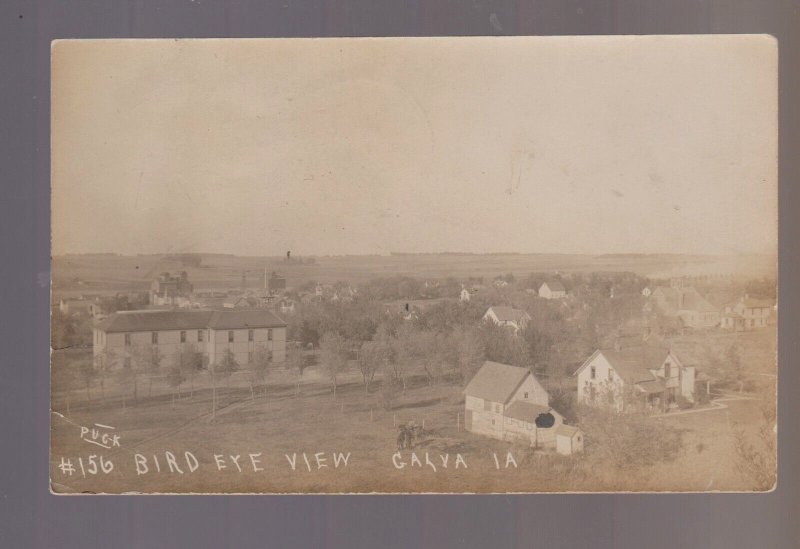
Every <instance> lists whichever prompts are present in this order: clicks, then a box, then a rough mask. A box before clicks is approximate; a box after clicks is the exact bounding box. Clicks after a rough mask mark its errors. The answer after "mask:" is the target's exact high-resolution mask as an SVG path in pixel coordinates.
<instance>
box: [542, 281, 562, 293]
mask: <svg viewBox="0 0 800 549" xmlns="http://www.w3.org/2000/svg"><path fill="white" fill-rule="evenodd" d="M545 284H547V287H548V288H550V291H551V292H566V291H567V289H566V288H565V287H564V285H563V284H562V283H561V282H560V281H558V280H545V281H544V282H542V286H544V285H545ZM539 287H540V288H541V286H539Z"/></svg>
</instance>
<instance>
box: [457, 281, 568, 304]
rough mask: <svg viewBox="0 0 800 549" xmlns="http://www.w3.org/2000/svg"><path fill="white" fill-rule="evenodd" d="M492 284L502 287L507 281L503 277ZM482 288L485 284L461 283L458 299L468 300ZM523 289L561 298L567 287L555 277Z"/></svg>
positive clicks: (548, 296) (551, 297)
mask: <svg viewBox="0 0 800 549" xmlns="http://www.w3.org/2000/svg"><path fill="white" fill-rule="evenodd" d="M494 286H495V287H497V288H504V287H506V286H508V282H506V281H505V280H503V279H497V280H495V281H494ZM483 289H485V286H483V285H480V284H473V285H471V286H469V287H468V286H466V285H462V286H461V292H459V300H460V301H469V300H470V299H471V298H472V297H473V296H474V295H476V294H478V293H480V292H481V290H483ZM525 291H526V292H527V293H529V294H532V295H538V296H539V297H541V298H544V299H562V298H565V297H567V289H566V288H565V287H564V284H562V283H561V281H560V280H557V279H552V280H545V281H544V282H542V284H541V285H540V286H539V289H538V290H537V289H535V288H528V289H527V290H525Z"/></svg>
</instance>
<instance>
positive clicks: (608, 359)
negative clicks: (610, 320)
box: [464, 334, 710, 454]
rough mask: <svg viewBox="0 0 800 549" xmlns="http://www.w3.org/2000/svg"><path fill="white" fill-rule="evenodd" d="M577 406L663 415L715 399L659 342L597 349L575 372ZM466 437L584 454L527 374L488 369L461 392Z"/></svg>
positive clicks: (578, 437)
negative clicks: (706, 397) (701, 395)
mask: <svg viewBox="0 0 800 549" xmlns="http://www.w3.org/2000/svg"><path fill="white" fill-rule="evenodd" d="M574 377H575V378H576V386H577V387H576V388H577V400H578V402H579V403H582V404H585V405H589V406H598V407H605V408H608V409H611V410H615V411H617V412H623V411H626V410H628V409H632V408H633V409H640V410H646V411H650V412H665V411H668V410H670V409H672V408H676V407H678V406H679V405H680V403H681V401H685V402H689V403H691V402H694V401H695V398H696V395H697V394H698V392H699V391H702V392H705V393H706V394H708V393H709V392H710V381H709V378H708V377H707V376H706V375H704V374H703V373H701V372H698V371H697V370H696V367H695V366H693V365H691V364H688V363H686V362H684V361H683V360H682V359H681V358H680V357H678V356H677V354H676V353H675V352H674V351H673V350H672V349H670V348H669V346H667V345H665V344H664V342H663V341H662V340H660V339H659V338H657V337H654V336H648V335H646V334H645V335H642V336H641V337H640V338H638V339H637V338H633V339H629V340H627V341H626V340H625V338H620V339H618V340H617V341H616V343H615V344H614V346H612V347H610V348H602V349H597V350H596V351H595V352H594V353H592V355H591V356H589V357H588V358H587V359H586V360H585V361H584V362H583V364H581V366H580V367H579V368H578V369H577V370H576V371H575V373H574ZM464 394H465V403H464V406H465V416H464V425H465V427H466V429H467V430H468V431H471V432H473V433H476V434H480V435H485V436H490V437H493V438H497V439H500V440H509V441H524V442H526V443H529V444H530V445H531V446H533V447H536V448H543V449H554V450H556V451H557V452H559V453H561V454H572V453H575V452H580V451H582V450H583V432H582V431H581V430H580V429H579V428H578V427H575V426H570V425H566V423H565V420H564V417H563V416H562V415H561V414H560V413H559V412H558V411H557V410H554V409H553V407H552V406H551V405H550V397H549V395H548V394H547V391H546V390H545V388H544V387H543V386H542V384H541V383H540V382H539V381H538V380H537V379H536V377H535V376H534V375H533V373H532V372H531V371H530V369H528V368H520V367H516V366H511V365H508V364H500V363H497V362H491V361H486V362H485V363H484V364H483V366H482V367H481V368H480V369H479V370H478V372H477V373H476V374H475V377H473V379H472V380H471V381H470V383H469V384H468V385H467V387H466V388H465V389H464Z"/></svg>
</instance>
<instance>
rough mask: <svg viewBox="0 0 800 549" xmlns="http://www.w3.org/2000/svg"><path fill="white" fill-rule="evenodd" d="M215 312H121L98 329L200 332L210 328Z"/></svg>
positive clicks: (104, 321)
mask: <svg viewBox="0 0 800 549" xmlns="http://www.w3.org/2000/svg"><path fill="white" fill-rule="evenodd" d="M212 314H213V311H181V310H172V309H169V310H164V309H160V310H159V309H151V310H142V311H119V312H117V313H114V314H113V315H111V316H109V317H108V318H106V319H105V320H102V321H101V322H98V323H97V324H96V327H97V328H98V329H100V330H103V331H104V332H108V333H112V332H158V331H162V330H198V329H201V328H206V327H208V321H209V320H210V319H211V315H212Z"/></svg>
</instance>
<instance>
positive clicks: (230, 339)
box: [228, 330, 233, 343]
mask: <svg viewBox="0 0 800 549" xmlns="http://www.w3.org/2000/svg"><path fill="white" fill-rule="evenodd" d="M228 343H233V330H228Z"/></svg>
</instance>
